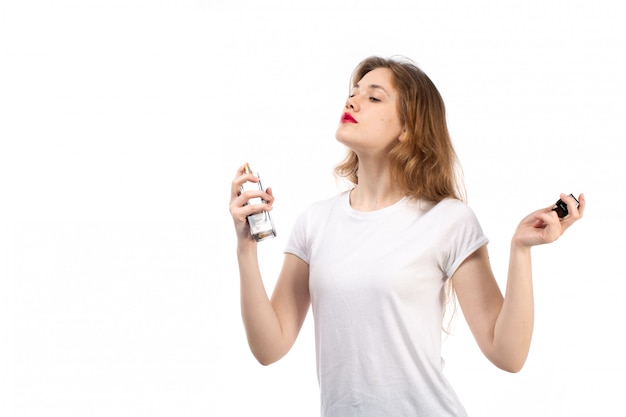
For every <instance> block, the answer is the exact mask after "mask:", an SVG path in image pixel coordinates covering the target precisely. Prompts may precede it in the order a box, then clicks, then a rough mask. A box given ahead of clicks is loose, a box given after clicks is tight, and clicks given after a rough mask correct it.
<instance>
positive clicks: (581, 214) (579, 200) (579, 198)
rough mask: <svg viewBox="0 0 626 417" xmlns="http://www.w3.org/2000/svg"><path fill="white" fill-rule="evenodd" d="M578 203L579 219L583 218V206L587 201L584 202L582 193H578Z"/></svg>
mask: <svg viewBox="0 0 626 417" xmlns="http://www.w3.org/2000/svg"><path fill="white" fill-rule="evenodd" d="M578 202H579V203H580V205H579V206H578V214H579V218H580V217H582V216H583V212H584V211H585V206H586V203H587V201H586V200H585V195H584V194H583V193H580V195H579V196H578Z"/></svg>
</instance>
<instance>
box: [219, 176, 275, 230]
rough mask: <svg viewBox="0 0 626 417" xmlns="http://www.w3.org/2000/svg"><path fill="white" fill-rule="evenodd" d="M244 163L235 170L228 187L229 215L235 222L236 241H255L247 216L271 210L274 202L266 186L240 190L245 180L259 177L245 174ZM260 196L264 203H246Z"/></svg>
mask: <svg viewBox="0 0 626 417" xmlns="http://www.w3.org/2000/svg"><path fill="white" fill-rule="evenodd" d="M245 167H246V165H242V166H240V167H239V169H238V170H237V174H236V175H235V178H234V179H233V182H232V184H231V189H230V205H229V210H230V215H231V216H232V217H233V222H234V223H235V232H236V233H237V240H238V241H240V242H241V241H250V242H255V240H254V238H253V237H252V235H251V234H250V226H249V225H248V221H247V217H248V216H249V215H251V214H256V213H261V212H263V211H270V210H272V208H273V207H272V205H273V204H274V195H273V194H272V189H271V188H267V189H266V190H265V191H261V190H254V191H246V192H244V193H242V192H241V186H242V185H243V184H244V183H246V182H247V181H250V182H259V179H258V178H257V177H256V176H255V175H253V174H246V170H245ZM255 197H260V198H261V199H262V200H263V201H264V202H265V203H264V204H250V205H247V204H246V203H247V202H248V200H250V199H251V198H255Z"/></svg>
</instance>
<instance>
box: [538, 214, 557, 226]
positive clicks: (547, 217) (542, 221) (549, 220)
mask: <svg viewBox="0 0 626 417" xmlns="http://www.w3.org/2000/svg"><path fill="white" fill-rule="evenodd" d="M534 217H535V224H534V226H535V227H541V228H545V227H547V226H549V225H558V224H559V216H558V215H557V214H556V211H553V210H548V211H538V212H536V213H535V216H534Z"/></svg>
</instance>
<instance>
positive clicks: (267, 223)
mask: <svg viewBox="0 0 626 417" xmlns="http://www.w3.org/2000/svg"><path fill="white" fill-rule="evenodd" d="M245 172H246V174H252V175H254V176H255V177H257V178H258V179H259V182H257V183H254V182H250V181H248V182H246V183H244V184H243V185H242V186H241V192H242V193H243V192H245V191H255V190H261V191H265V189H264V188H263V185H262V184H261V177H260V176H259V173H258V172H257V173H254V172H252V169H250V166H249V165H248V164H246V166H245ZM264 203H265V201H264V200H263V199H261V198H260V197H255V198H251V199H250V200H248V202H247V203H246V204H264ZM248 225H250V234H251V235H252V237H253V238H254V240H256V241H257V242H260V241H262V240H265V239H270V238H273V237H276V229H275V228H274V222H273V221H272V216H270V213H268V212H267V211H263V212H261V213H257V214H251V215H249V216H248Z"/></svg>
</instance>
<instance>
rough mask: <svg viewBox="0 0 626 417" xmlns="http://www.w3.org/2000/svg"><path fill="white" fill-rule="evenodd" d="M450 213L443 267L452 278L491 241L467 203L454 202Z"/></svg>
mask: <svg viewBox="0 0 626 417" xmlns="http://www.w3.org/2000/svg"><path fill="white" fill-rule="evenodd" d="M449 209H450V211H449V213H448V215H449V217H448V218H449V219H451V220H452V221H451V222H449V228H448V229H447V234H448V237H447V239H446V240H447V242H448V246H447V253H446V256H445V261H444V265H443V269H444V272H445V274H446V276H447V277H448V278H450V277H451V276H452V275H454V273H455V272H456V270H457V268H458V267H459V266H460V265H461V264H462V263H463V261H465V259H467V257H468V256H470V255H471V254H472V253H474V252H475V251H476V250H477V249H479V248H480V247H481V246H483V245H485V244H487V243H488V242H489V239H487V237H486V236H485V234H484V233H483V229H482V227H481V226H480V223H479V222H478V219H477V218H476V215H475V213H474V211H473V210H472V209H471V208H470V207H469V206H467V205H466V204H465V203H463V202H460V201H454V202H453V203H452V204H451V205H450V207H449Z"/></svg>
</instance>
